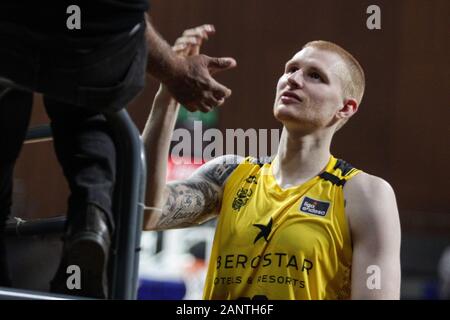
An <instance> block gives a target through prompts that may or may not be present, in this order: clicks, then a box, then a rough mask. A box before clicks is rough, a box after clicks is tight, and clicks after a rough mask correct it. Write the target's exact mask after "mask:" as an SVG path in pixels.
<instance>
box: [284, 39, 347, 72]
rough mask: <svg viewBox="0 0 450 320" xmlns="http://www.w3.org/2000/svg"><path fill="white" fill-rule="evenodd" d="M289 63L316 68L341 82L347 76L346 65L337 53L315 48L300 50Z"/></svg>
mask: <svg viewBox="0 0 450 320" xmlns="http://www.w3.org/2000/svg"><path fill="white" fill-rule="evenodd" d="M287 63H296V64H299V65H301V66H312V67H316V68H318V69H320V70H322V71H323V72H325V73H326V74H327V75H329V76H331V77H333V76H335V77H338V78H339V79H341V80H343V77H345V74H346V69H345V63H344V61H343V60H342V58H341V57H340V56H339V55H338V54H337V53H335V52H331V51H328V50H323V49H317V48H314V47H307V48H304V49H302V50H300V51H299V52H297V53H296V54H295V55H294V56H293V57H292V58H291V59H290V60H289V61H288V62H287Z"/></svg>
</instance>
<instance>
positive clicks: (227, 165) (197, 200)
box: [144, 155, 243, 230]
mask: <svg viewBox="0 0 450 320" xmlns="http://www.w3.org/2000/svg"><path fill="white" fill-rule="evenodd" d="M242 161H243V158H242V157H240V156H235V155H226V156H221V157H218V158H216V159H214V160H211V161H209V162H208V163H206V164H204V165H203V166H201V167H200V168H199V169H198V170H197V171H196V172H194V173H193V175H192V176H191V177H190V178H189V179H187V180H185V181H175V182H170V183H168V184H167V185H166V186H165V188H164V191H163V194H162V197H161V203H162V207H161V209H162V211H159V210H153V212H152V214H151V216H150V215H146V218H147V219H146V221H145V227H144V228H145V230H162V229H171V228H184V227H189V226H194V225H198V224H201V223H203V222H206V221H207V220H210V219H212V218H214V217H215V216H217V215H218V213H219V209H220V206H221V201H222V195H223V189H224V187H225V183H226V180H227V178H228V177H229V176H230V175H231V173H232V172H233V170H234V169H235V168H236V167H237V165H238V164H239V163H240V162H242Z"/></svg>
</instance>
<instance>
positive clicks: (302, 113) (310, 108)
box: [274, 47, 346, 132]
mask: <svg viewBox="0 0 450 320" xmlns="http://www.w3.org/2000/svg"><path fill="white" fill-rule="evenodd" d="M343 75H346V72H345V65H344V62H343V61H342V59H341V58H340V57H339V56H338V55H337V54H335V53H333V52H330V51H325V50H320V49H316V48H313V47H307V48H305V49H303V50H301V51H299V52H298V53H297V54H296V55H295V56H294V57H293V58H292V59H291V60H289V61H288V62H287V63H286V67H285V70H284V74H283V75H282V76H281V78H280V79H279V80H278V84H277V92H276V97H275V103H274V115H275V118H276V119H278V120H279V121H281V122H282V123H283V124H284V125H285V127H287V128H288V129H289V128H292V129H298V130H302V131H305V130H306V131H308V132H311V131H314V130H316V129H320V128H325V127H329V126H330V125H331V124H333V123H335V122H336V120H337V119H336V117H335V115H336V113H337V111H338V110H339V109H341V108H342V106H343V103H344V97H343V93H342V92H343V90H342V83H344V81H346V79H342V76H343Z"/></svg>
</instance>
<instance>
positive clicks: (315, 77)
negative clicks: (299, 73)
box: [309, 71, 323, 82]
mask: <svg viewBox="0 0 450 320" xmlns="http://www.w3.org/2000/svg"><path fill="white" fill-rule="evenodd" d="M309 76H310V77H311V78H312V79H314V80H318V81H320V82H323V78H322V76H321V75H320V74H319V73H318V72H315V71H312V72H310V73H309Z"/></svg>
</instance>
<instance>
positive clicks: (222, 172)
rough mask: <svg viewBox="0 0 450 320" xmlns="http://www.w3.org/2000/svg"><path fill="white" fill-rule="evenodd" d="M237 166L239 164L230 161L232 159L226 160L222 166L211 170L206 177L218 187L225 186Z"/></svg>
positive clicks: (206, 173) (218, 165)
mask: <svg viewBox="0 0 450 320" xmlns="http://www.w3.org/2000/svg"><path fill="white" fill-rule="evenodd" d="M237 166H238V163H236V161H230V158H224V159H223V160H222V163H221V164H217V165H215V166H213V167H211V168H209V169H208V170H207V171H206V172H205V173H204V175H205V177H206V178H208V179H209V180H211V181H212V182H214V183H215V184H217V185H218V186H223V184H224V182H225V180H226V179H227V178H228V177H229V176H230V175H231V173H232V172H233V171H234V169H236V167H237Z"/></svg>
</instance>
